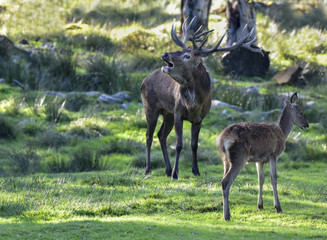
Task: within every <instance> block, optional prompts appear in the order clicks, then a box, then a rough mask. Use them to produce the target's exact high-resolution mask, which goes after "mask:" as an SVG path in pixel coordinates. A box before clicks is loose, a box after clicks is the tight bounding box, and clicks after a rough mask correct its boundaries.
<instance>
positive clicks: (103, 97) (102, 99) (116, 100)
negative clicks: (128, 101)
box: [97, 94, 123, 104]
mask: <svg viewBox="0 0 327 240" xmlns="http://www.w3.org/2000/svg"><path fill="white" fill-rule="evenodd" d="M97 102H101V103H106V104H113V103H122V102H123V100H121V99H119V98H115V97H113V96H110V95H107V94H101V95H100V97H99V98H98V100H97Z"/></svg>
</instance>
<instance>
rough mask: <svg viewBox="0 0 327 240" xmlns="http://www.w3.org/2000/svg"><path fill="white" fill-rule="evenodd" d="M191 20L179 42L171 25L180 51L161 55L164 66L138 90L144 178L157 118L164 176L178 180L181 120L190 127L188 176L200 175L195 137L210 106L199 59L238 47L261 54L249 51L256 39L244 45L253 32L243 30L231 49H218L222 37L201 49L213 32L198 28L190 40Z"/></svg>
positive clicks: (207, 83)
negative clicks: (171, 148)
mask: <svg viewBox="0 0 327 240" xmlns="http://www.w3.org/2000/svg"><path fill="white" fill-rule="evenodd" d="M194 19H195V18H193V19H192V20H191V21H190V23H189V24H188V26H187V27H186V24H187V19H186V20H185V22H184V23H183V26H182V29H183V35H184V40H183V42H182V41H181V40H180V39H179V38H178V36H177V34H176V26H175V24H173V26H172V29H171V37H172V40H173V41H174V42H175V43H176V44H177V45H178V46H179V47H181V48H182V51H177V52H169V53H164V54H162V56H161V58H162V60H163V61H164V62H166V63H167V66H164V67H162V68H161V69H157V70H155V71H154V72H153V73H151V74H150V75H149V76H148V77H147V78H145V79H144V80H143V83H142V86H141V92H142V94H141V95H142V96H141V97H142V102H143V105H144V110H145V115H146V120H147V132H146V152H147V153H146V154H147V155H146V171H145V174H149V173H150V171H151V167H150V149H151V144H152V140H153V133H154V130H155V127H156V125H157V120H158V117H159V115H162V116H163V123H162V126H161V128H160V130H159V132H158V138H159V141H160V145H161V149H162V153H163V157H164V161H165V164H166V174H167V176H168V177H169V176H171V175H172V178H173V179H178V160H179V155H180V152H181V150H182V146H183V142H182V135H183V120H188V121H190V122H191V123H192V142H191V148H192V154H193V164H192V172H193V173H194V175H200V172H199V169H198V164H197V154H196V152H197V148H198V136H199V132H200V128H201V122H202V120H203V118H204V117H205V116H206V115H207V114H208V112H209V109H210V106H211V81H210V77H209V74H208V73H207V71H206V69H205V67H204V65H203V63H202V58H203V57H206V56H208V55H210V54H212V53H214V52H219V51H230V50H233V49H236V48H237V47H241V46H242V47H245V48H248V49H251V50H252V51H257V52H259V51H261V49H258V48H252V47H251V44H252V43H253V42H254V41H255V40H256V39H253V40H251V41H249V42H246V40H247V39H248V38H249V37H250V36H251V35H252V32H253V31H251V32H250V33H249V34H245V31H246V28H247V26H245V28H244V30H243V35H242V38H241V39H240V41H239V42H237V43H236V44H234V45H233V46H231V47H226V48H218V46H219V45H220V43H221V42H222V40H223V37H224V36H223V37H222V38H221V39H220V41H219V42H218V44H217V45H216V46H214V47H213V48H211V49H204V48H203V45H204V43H205V42H206V41H207V39H208V36H209V33H210V32H212V31H213V30H210V31H209V30H208V31H204V32H202V33H199V32H200V31H201V27H200V28H199V29H198V30H197V31H196V32H195V33H194V35H193V36H190V34H189V30H190V27H191V25H192V23H193V21H194ZM188 40H190V41H192V43H193V49H192V48H189V47H187V46H186V43H187V41H188ZM174 125H175V131H176V137H177V140H176V161H175V165H174V169H173V170H172V168H171V165H170V161H169V157H168V152H167V145H166V139H167V136H168V134H169V133H170V131H171V130H172V128H173V126H174Z"/></svg>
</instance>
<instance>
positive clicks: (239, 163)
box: [221, 146, 246, 221]
mask: <svg viewBox="0 0 327 240" xmlns="http://www.w3.org/2000/svg"><path fill="white" fill-rule="evenodd" d="M233 149H234V151H235V153H229V157H230V159H228V162H229V171H228V172H227V173H226V174H225V176H224V178H223V179H222V181H221V186H222V190H223V204H224V219H225V220H227V221H229V220H230V210H229V189H230V187H231V185H232V183H233V181H234V180H235V178H236V177H237V175H238V174H239V173H240V171H241V170H242V168H243V167H244V165H245V163H246V159H245V154H244V150H243V149H242V148H238V147H237V146H234V147H233Z"/></svg>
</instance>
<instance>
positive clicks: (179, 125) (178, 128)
mask: <svg viewBox="0 0 327 240" xmlns="http://www.w3.org/2000/svg"><path fill="white" fill-rule="evenodd" d="M175 132H176V161H175V165H174V168H173V172H172V179H178V161H179V155H180V153H181V151H182V148H183V120H182V118H181V117H179V116H175Z"/></svg>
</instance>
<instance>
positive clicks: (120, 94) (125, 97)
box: [112, 92, 131, 101]
mask: <svg viewBox="0 0 327 240" xmlns="http://www.w3.org/2000/svg"><path fill="white" fill-rule="evenodd" d="M112 97H114V98H118V99H120V100H121V101H125V100H129V99H130V98H131V97H130V96H129V94H128V93H127V92H118V93H116V94H114V95H112Z"/></svg>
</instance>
